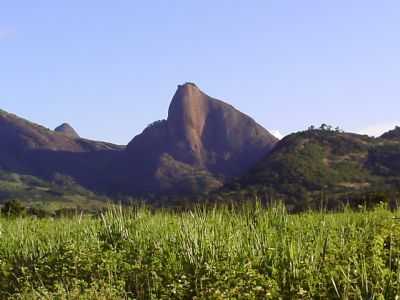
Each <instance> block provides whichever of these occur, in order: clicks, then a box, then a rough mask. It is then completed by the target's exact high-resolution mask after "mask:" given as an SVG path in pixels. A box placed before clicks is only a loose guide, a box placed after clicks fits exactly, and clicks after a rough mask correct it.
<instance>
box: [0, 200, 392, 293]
mask: <svg viewBox="0 0 400 300" xmlns="http://www.w3.org/2000/svg"><path fill="white" fill-rule="evenodd" d="M399 295H400V212H398V211H395V212H393V211H389V210H387V209H385V208H384V207H383V206H380V207H378V208H376V209H374V210H370V211H367V210H360V211H357V212H355V211H350V210H345V211H343V212H340V213H327V212H320V213H319V212H309V213H302V214H295V215H290V214H287V213H286V210H285V208H284V207H283V206H282V205H279V204H278V205H275V206H273V207H270V208H262V207H261V206H260V205H257V204H254V205H244V206H243V207H241V208H240V209H238V208H230V207H229V206H226V207H219V208H215V209H203V208H197V209H193V210H191V211H188V212H182V213H176V212H169V211H166V210H164V211H163V210H159V211H156V212H152V211H150V210H149V209H146V208H129V209H122V208H112V209H110V210H108V212H106V213H105V214H104V215H102V216H99V217H89V216H76V217H74V218H60V219H51V218H44V219H35V218H29V217H26V218H5V217H3V218H0V299H397V298H398V296H399Z"/></svg>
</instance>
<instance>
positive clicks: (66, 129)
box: [54, 123, 80, 139]
mask: <svg viewBox="0 0 400 300" xmlns="http://www.w3.org/2000/svg"><path fill="white" fill-rule="evenodd" d="M54 131H55V132H59V133H62V134H64V135H66V136H68V137H70V138H73V139H79V138H80V136H79V135H78V133H77V132H76V131H75V129H74V128H72V127H71V125H69V124H68V123H63V124H61V125H60V126H58V127H57V128H56V129H54Z"/></svg>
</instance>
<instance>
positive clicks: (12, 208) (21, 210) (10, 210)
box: [1, 200, 26, 217]
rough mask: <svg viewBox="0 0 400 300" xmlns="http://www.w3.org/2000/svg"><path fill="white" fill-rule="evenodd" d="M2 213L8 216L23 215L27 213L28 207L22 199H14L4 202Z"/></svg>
mask: <svg viewBox="0 0 400 300" xmlns="http://www.w3.org/2000/svg"><path fill="white" fill-rule="evenodd" d="M1 213H2V214H3V215H5V216H7V217H21V216H24V215H26V208H25V206H23V205H22V203H21V202H20V201H18V200H12V201H8V202H6V203H5V204H4V206H3V208H2V209H1Z"/></svg>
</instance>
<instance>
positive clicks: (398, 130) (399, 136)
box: [381, 126, 400, 140]
mask: <svg viewBox="0 0 400 300" xmlns="http://www.w3.org/2000/svg"><path fill="white" fill-rule="evenodd" d="M381 138H382V139H387V140H400V127H399V126H396V127H395V128H394V129H393V130H390V131H388V132H385V133H384V134H382V136H381Z"/></svg>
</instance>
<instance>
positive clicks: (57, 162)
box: [0, 111, 124, 188]
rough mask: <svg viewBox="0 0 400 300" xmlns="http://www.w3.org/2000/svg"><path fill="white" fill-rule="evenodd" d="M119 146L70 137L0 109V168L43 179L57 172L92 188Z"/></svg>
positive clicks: (102, 178) (49, 177)
mask: <svg viewBox="0 0 400 300" xmlns="http://www.w3.org/2000/svg"><path fill="white" fill-rule="evenodd" d="M123 149H124V147H122V146H117V145H113V144H110V143H104V142H96V141H90V140H86V139H82V138H72V137H70V136H68V135H66V134H64V133H59V132H54V131H52V130H49V129H47V128H45V127H43V126H40V125H37V124H35V123H32V122H29V121H27V120H24V119H22V118H19V117H17V116H15V115H13V114H10V113H7V112H5V111H1V112H0V170H4V171H9V172H14V173H19V174H27V175H33V176H38V177H42V178H46V179H51V178H52V177H53V176H54V175H55V174H58V173H61V174H64V175H68V176H72V177H73V178H74V179H75V180H76V181H77V182H79V183H81V184H83V185H86V186H88V187H91V188H95V187H97V186H99V185H100V184H103V183H105V180H106V179H105V174H106V173H107V172H105V169H106V168H107V167H108V165H109V164H110V163H111V161H112V160H113V159H115V158H116V157H117V156H118V155H119V154H120V153H121V151H122V150H123Z"/></svg>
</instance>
